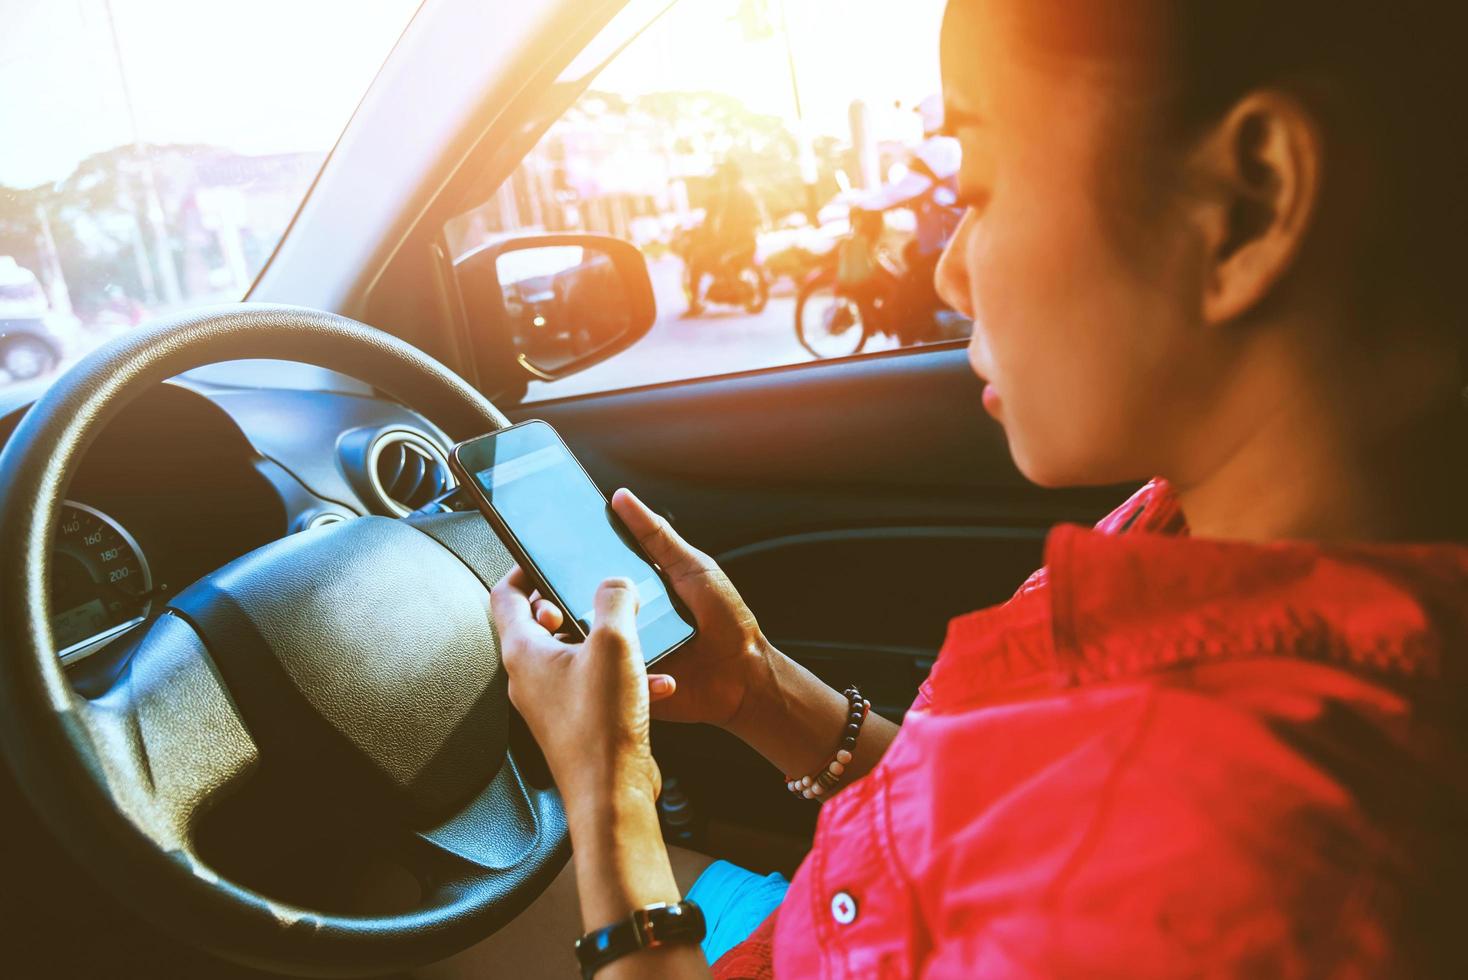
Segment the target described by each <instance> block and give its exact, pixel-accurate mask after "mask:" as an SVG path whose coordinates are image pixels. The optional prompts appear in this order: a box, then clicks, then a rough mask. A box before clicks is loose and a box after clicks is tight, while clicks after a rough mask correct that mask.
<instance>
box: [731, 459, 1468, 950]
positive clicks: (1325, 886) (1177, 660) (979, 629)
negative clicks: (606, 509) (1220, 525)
mask: <svg viewBox="0 0 1468 980" xmlns="http://www.w3.org/2000/svg"><path fill="white" fill-rule="evenodd" d="M1120 530H1127V531H1129V532H1137V531H1141V532H1144V533H1126V534H1116V533H1111V532H1115V531H1120ZM1184 530H1185V528H1184V527H1183V525H1182V521H1181V516H1180V515H1179V514H1178V513H1177V508H1176V503H1175V500H1174V499H1173V498H1172V497H1171V495H1170V494H1169V493H1168V492H1167V489H1166V487H1165V485H1160V484H1153V485H1149V486H1148V487H1147V488H1144V490H1143V491H1142V492H1141V493H1140V494H1138V496H1137V497H1135V498H1133V500H1132V501H1131V502H1129V504H1128V505H1126V506H1124V507H1123V508H1121V509H1120V510H1118V511H1117V512H1116V513H1115V514H1113V515H1112V516H1111V517H1110V518H1108V519H1107V521H1103V522H1102V525H1100V526H1099V527H1098V530H1095V531H1086V530H1082V529H1080V528H1075V527H1061V528H1057V529H1056V530H1055V531H1054V532H1053V533H1052V534H1051V536H1050V539H1049V541H1048V544H1047V547H1046V558H1045V566H1046V567H1045V569H1044V570H1043V571H1042V572H1041V573H1037V575H1036V576H1035V577H1033V578H1032V579H1031V580H1030V582H1028V583H1026V585H1025V587H1024V588H1022V589H1021V590H1020V592H1019V593H1018V594H1017V595H1016V596H1015V598H1014V599H1012V600H1010V601H1009V602H1008V603H1006V604H1004V605H1002V606H999V607H996V608H994V609H989V610H984V611H981V612H976V613H971V614H969V615H966V616H962V617H959V618H958V619H955V620H954V621H953V622H952V624H951V625H950V628H949V632H948V638H947V641H946V642H945V644H944V647H943V650H942V652H941V654H940V656H939V659H938V662H937V665H936V667H935V668H934V670H933V675H932V677H931V678H930V679H929V681H928V683H926V684H925V685H924V687H923V691H922V693H921V694H920V695H919V697H918V700H917V702H916V703H915V704H914V705H913V708H912V711H911V712H910V713H909V714H908V716H907V719H906V721H905V723H904V724H903V726H902V730H901V732H900V733H899V734H898V736H897V738H896V740H895V741H894V742H893V743H892V746H891V748H890V749H889V750H888V751H887V754H886V756H885V757H884V758H883V759H882V761H881V763H880V764H879V765H878V766H877V767H876V769H874V770H873V771H872V772H871V773H870V774H869V775H868V776H867V777H866V778H864V779H861V780H859V781H858V782H856V783H854V784H853V785H851V786H850V787H848V788H847V789H845V790H844V791H842V792H841V793H840V794H839V795H837V796H836V797H835V798H833V799H832V800H831V801H830V802H828V803H826V804H825V805H824V806H823V808H822V812H821V816H820V822H819V826H818V828H817V831H816V837H815V841H814V844H813V846H812V849H811V852H810V855H809V856H808V857H807V858H806V860H805V862H804V864H803V865H802V866H801V868H800V870H799V872H798V873H797V874H796V876H795V879H794V881H793V883H792V885H791V888H790V892H789V894H788V895H787V897H786V899H785V902H784V904H783V905H782V906H781V909H780V911H779V912H778V913H777V915H775V916H772V917H771V921H769V922H767V923H766V924H765V925H763V926H761V927H760V929H759V930H757V931H756V933H755V934H754V935H753V936H752V937H751V938H750V940H749V941H748V942H747V943H745V944H743V945H741V946H739V947H736V948H735V949H733V950H731V951H730V952H729V953H728V954H727V955H726V956H725V957H724V958H723V959H721V960H720V961H719V963H718V964H717V965H716V968H715V975H716V976H720V977H761V976H769V975H770V972H771V966H772V965H773V968H774V972H775V973H776V974H777V975H779V976H782V977H848V976H850V977H888V976H892V977H906V976H915V975H923V976H931V977H988V976H995V977H1015V976H1020V977H1055V976H1119V977H1120V976H1124V977H1149V976H1157V977H1176V976H1195V975H1249V976H1255V975H1263V976H1271V977H1273V976H1279V977H1304V976H1325V975H1329V976H1366V975H1370V976H1379V975H1411V976H1422V975H1432V974H1438V975H1448V974H1455V975H1468V973H1464V972H1463V971H1464V961H1465V960H1468V954H1465V953H1464V952H1463V951H1461V950H1460V949H1455V948H1454V947H1455V946H1456V947H1462V946H1463V945H1465V944H1464V943H1463V941H1462V939H1461V938H1460V934H1462V933H1468V912H1465V911H1463V908H1464V907H1463V903H1462V902H1461V901H1459V900H1458V898H1459V896H1460V895H1462V894H1463V891H1464V889H1465V887H1468V855H1465V853H1464V852H1465V840H1468V754H1465V751H1464V748H1465V746H1464V740H1463V733H1462V732H1461V731H1460V727H1459V726H1460V725H1462V724H1464V723H1465V719H1468V712H1465V710H1464V709H1465V708H1468V704H1465V700H1468V699H1465V697H1464V686H1463V685H1464V673H1465V666H1468V660H1465V658H1468V548H1465V547H1462V546H1457V545H1446V544H1445V545H1370V546H1368V545H1361V546H1322V545H1314V544H1305V543H1282V544H1269V545H1253V544H1239V543H1228V542H1217V541H1205V540H1196V539H1191V538H1187V537H1182V536H1169V535H1165V534H1159V533H1155V532H1157V531H1184ZM1147 532H1154V533H1147Z"/></svg>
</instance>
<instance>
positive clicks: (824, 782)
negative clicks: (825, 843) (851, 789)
mask: <svg viewBox="0 0 1468 980" xmlns="http://www.w3.org/2000/svg"><path fill="white" fill-rule="evenodd" d="M841 693H842V694H844V695H846V703H847V712H846V727H845V728H843V729H842V731H841V744H840V745H838V746H837V747H836V753H835V754H834V755H832V756H831V759H830V761H828V762H827V763H826V764H825V765H824V766H822V767H821V768H820V769H818V770H816V772H815V773H814V774H812V775H810V776H786V777H785V788H786V789H788V790H789V791H790V792H792V793H794V794H795V795H796V796H802V797H804V798H806V799H807V800H814V799H817V798H819V797H822V796H825V795H826V794H827V793H829V792H830V791H831V790H833V789H835V788H836V787H837V785H839V784H840V782H841V777H842V776H844V775H845V774H846V767H847V766H849V765H851V760H852V758H853V755H852V754H853V753H854V752H855V751H856V738H857V736H858V735H860V734H861V726H862V722H864V721H866V720H867V714H868V713H869V712H870V711H871V710H872V703H871V702H870V701H868V700H866V699H865V698H863V697H862V696H861V691H859V690H857V688H856V685H855V684H853V685H851V686H850V687H848V688H847V689H846V690H844V691H842V692H841Z"/></svg>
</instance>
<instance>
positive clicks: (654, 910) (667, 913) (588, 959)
mask: <svg viewBox="0 0 1468 980" xmlns="http://www.w3.org/2000/svg"><path fill="white" fill-rule="evenodd" d="M703 934H704V922H703V910H702V909H700V908H699V907H698V903H697V902H690V901H688V900H687V899H685V900H683V901H681V902H677V903H674V904H669V903H667V902H659V903H658V904H657V905H649V906H646V907H645V908H640V909H637V910H636V911H635V912H633V913H632V915H631V916H630V917H629V918H627V920H626V921H624V922H614V923H612V924H611V925H609V926H606V927H604V928H601V929H597V930H595V931H593V932H588V933H587V934H586V935H584V936H582V937H581V938H580V939H578V940H576V960H577V962H579V963H580V964H581V976H582V978H583V980H591V978H592V977H593V976H594V975H595V974H596V971H597V970H600V969H601V968H602V967H604V966H606V965H607V964H608V963H611V962H612V961H613V960H619V959H621V958H622V957H624V956H626V955H627V954H629V953H635V952H637V951H638V950H640V949H656V948H657V947H659V946H682V945H690V946H691V945H693V944H695V943H697V942H699V941H701V940H702V939H703Z"/></svg>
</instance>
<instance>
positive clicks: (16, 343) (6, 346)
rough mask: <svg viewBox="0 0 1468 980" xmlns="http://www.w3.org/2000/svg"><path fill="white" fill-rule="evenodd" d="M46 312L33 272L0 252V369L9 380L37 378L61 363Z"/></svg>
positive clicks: (61, 350)
mask: <svg viewBox="0 0 1468 980" xmlns="http://www.w3.org/2000/svg"><path fill="white" fill-rule="evenodd" d="M50 312H51V308H50V305H49V304H48V303H47V302H46V293H45V291H44V290H43V289H42V288H41V283H40V281H39V280H37V279H36V274H35V273H33V272H31V270H29V269H27V268H25V267H24V266H22V265H21V264H20V263H18V262H17V261H16V260H15V258H14V257H13V256H9V255H0V372H3V373H4V374H6V375H9V377H10V378H11V380H14V381H29V380H31V379H32V378H39V377H41V376H42V375H46V374H50V373H51V372H52V371H54V370H56V366H57V365H58V364H60V363H61V359H62V357H63V356H65V352H64V345H63V343H62V340H61V338H60V337H58V336H57V335H56V334H55V333H53V332H52V331H51V329H50V327H49V326H48V325H47V318H48V316H49V315H50Z"/></svg>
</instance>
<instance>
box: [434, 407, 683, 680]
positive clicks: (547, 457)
mask: <svg viewBox="0 0 1468 980" xmlns="http://www.w3.org/2000/svg"><path fill="white" fill-rule="evenodd" d="M449 461H450V465H451V466H452V468H453V470H454V473H455V475H456V476H457V477H458V479H459V482H460V484H461V485H462V486H463V487H464V488H465V490H466V491H467V492H468V493H469V494H470V496H472V497H473V498H474V502H475V503H476V504H477V505H478V507H479V509H480V511H481V512H482V513H483V514H484V516H485V518H487V519H488V520H489V523H490V525H491V526H492V527H493V528H494V530H495V532H496V533H497V534H498V535H499V536H500V539H501V540H502V541H504V543H505V546H506V547H507V548H509V549H510V553H511V554H512V555H514V556H515V560H516V561H517V562H519V563H520V567H521V568H523V569H525V571H526V572H527V573H529V575H530V577H531V579H532V580H533V581H534V582H535V585H536V587H537V588H539V589H540V591H541V594H542V595H544V596H545V597H546V598H548V599H550V600H551V601H552V602H554V603H555V604H556V605H558V606H560V608H561V611H562V612H563V613H564V614H565V619H566V622H565V626H564V629H565V630H566V631H568V632H570V633H573V634H575V635H577V637H578V638H579V639H583V640H584V639H585V638H586V637H587V635H588V634H590V632H591V628H592V626H593V618H594V615H593V608H592V606H593V600H594V597H595V594H596V589H597V586H599V585H600V584H601V583H602V582H603V581H605V580H606V579H608V578H613V577H617V576H621V577H624V578H627V579H630V580H631V581H632V582H634V583H636V585H637V593H638V598H639V600H640V605H639V607H638V611H637V635H638V638H639V639H640V640H641V643H642V655H643V659H644V661H645V662H646V663H649V664H650V663H652V662H654V661H655V660H658V659H659V658H661V657H665V656H667V655H668V654H670V653H672V652H673V651H674V650H676V649H678V648H679V647H680V646H682V645H683V644H685V643H687V642H688V641H689V640H691V639H693V637H694V635H695V634H696V629H695V627H694V625H693V616H692V615H691V614H690V613H689V612H688V611H687V609H685V608H684V606H683V604H682V603H681V602H679V601H678V597H677V596H676V595H675V594H674V592H673V590H672V588H671V587H670V586H669V585H668V583H667V580H666V579H665V578H664V577H663V574H662V571H661V569H659V568H658V567H657V566H656V565H654V564H653V562H652V561H651V560H650V559H648V558H647V556H646V555H644V554H643V553H642V549H641V548H640V547H638V545H637V542H636V541H634V540H633V539H632V536H631V535H630V534H629V533H628V532H627V530H626V528H625V527H623V525H622V522H621V520H620V519H619V518H618V517H617V515H616V514H615V513H614V512H613V511H612V507H611V504H610V503H609V502H608V501H607V498H606V495H605V494H603V493H602V492H601V490H600V488H598V487H597V485H596V484H595V483H594V482H593V481H592V479H591V475H590V474H588V473H587V472H586V469H585V468H584V467H583V466H582V465H581V463H580V462H578V461H577V459H576V457H575V456H573V455H571V450H570V448H569V447H568V446H567V445H566V444H565V442H563V441H562V440H561V437H560V436H559V435H558V434H557V433H556V430H555V429H553V428H551V426H550V425H549V424H547V423H545V422H541V421H539V420H531V421H528V422H521V423H519V424H517V425H512V426H509V427H507V428H504V429H500V430H498V431H496V432H491V433H490V434H489V435H485V436H480V437H478V438H477V439H470V440H468V441H466V442H461V443H459V445H457V446H455V447H454V449H453V452H452V453H450V454H449Z"/></svg>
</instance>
